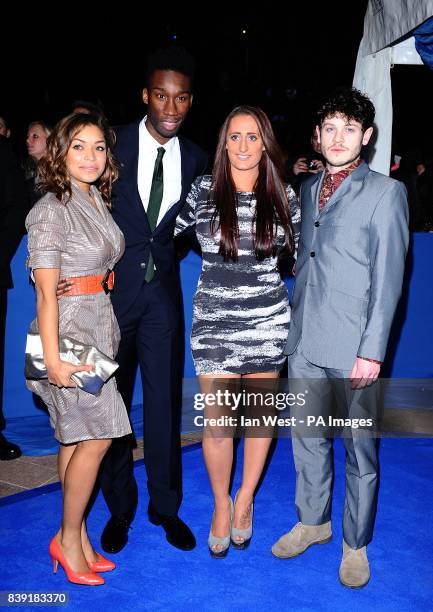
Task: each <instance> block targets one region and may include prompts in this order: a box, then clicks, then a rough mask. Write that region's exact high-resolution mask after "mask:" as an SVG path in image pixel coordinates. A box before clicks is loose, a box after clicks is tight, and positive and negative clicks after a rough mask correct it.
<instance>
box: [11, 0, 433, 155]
mask: <svg viewBox="0 0 433 612" xmlns="http://www.w3.org/2000/svg"><path fill="white" fill-rule="evenodd" d="M89 6H92V5H88V6H85V5H83V6H79V5H62V6H60V5H58V7H57V8H53V9H52V10H51V11H50V12H49V14H43V13H42V12H41V8H40V7H38V9H37V10H34V12H33V13H30V12H29V11H30V10H31V9H28V8H25V9H24V8H23V12H24V15H22V16H21V17H20V18H19V19H17V18H15V19H14V20H9V19H8V18H7V17H5V22H4V25H3V33H4V34H5V35H6V36H2V41H1V43H0V44H1V52H2V58H3V61H2V72H3V76H2V77H1V83H2V85H3V86H2V92H1V94H0V115H1V114H3V113H4V114H6V115H7V116H8V117H9V120H10V121H11V123H12V129H13V132H14V137H15V146H17V147H18V148H19V147H20V146H22V145H23V143H24V138H25V132H26V128H27V125H28V123H29V122H30V121H32V120H35V119H40V118H42V119H46V120H48V121H49V122H51V123H55V122H56V121H57V120H58V119H59V118H60V117H61V116H63V115H65V114H68V113H69V112H70V110H71V105H72V102H73V101H74V100H75V99H84V100H90V101H95V102H100V103H101V104H102V106H103V108H104V110H105V112H106V114H107V116H108V118H109V120H110V122H111V123H112V124H113V125H116V124H121V123H126V122H129V121H132V120H135V119H138V118H140V117H142V116H143V115H144V113H145V107H144V105H143V104H142V102H141V91H142V88H143V78H144V71H145V65H146V55H147V53H148V52H149V51H151V50H153V49H155V48H157V47H158V46H163V45H166V44H181V45H184V46H185V47H186V48H187V49H188V50H190V51H191V53H192V54H193V55H194V57H195V59H196V62H197V74H196V82H195V88H194V90H195V92H194V93H195V96H194V104H193V108H192V110H191V113H190V115H189V117H188V119H187V121H186V123H185V126H184V128H183V133H184V134H185V135H187V136H190V137H191V138H192V139H193V140H195V141H196V142H197V143H199V144H201V145H202V146H203V147H204V148H206V149H207V150H209V151H212V149H213V147H214V144H215V140H216V137H217V132H218V128H219V126H220V125H221V123H222V120H223V119H224V117H225V116H226V114H227V113H228V112H229V111H230V110H231V108H232V107H233V106H235V105H237V104H239V103H248V104H257V105H259V106H261V107H262V108H263V109H264V110H265V111H266V112H267V113H268V114H269V116H270V118H271V120H272V122H273V125H274V128H275V130H276V132H277V135H278V139H279V141H280V144H281V145H282V147H283V148H284V149H285V150H287V151H289V152H290V154H294V153H296V152H299V151H302V150H305V148H306V147H307V146H308V139H309V134H310V131H311V126H312V122H313V111H314V108H315V107H316V106H317V104H318V102H319V101H320V99H321V98H322V97H323V95H325V94H326V93H327V92H328V91H330V90H332V89H333V88H334V87H336V86H338V85H350V84H351V82H352V78H353V72H354V68H355V61H356V55H357V51H358V46H359V42H360V40H361V38H362V32H363V21H364V15H365V11H366V7H367V0H354V1H352V2H328V3H316V2H313V3H312V2H293V1H292V2H290V1H289V2H288V3H287V6H286V7H285V8H284V12H282V11H281V9H280V10H279V11H277V10H276V4H275V3H272V4H271V3H269V8H268V7H267V5H266V4H261V5H260V8H259V9H254V10H253V9H248V10H245V11H236V10H233V9H232V10H229V9H228V8H227V5H222V4H219V5H216V4H215V5H210V4H204V5H203V7H202V9H201V10H197V11H194V12H192V11H189V14H190V16H189V17H188V16H185V13H187V12H188V11H187V9H186V8H185V7H186V5H181V4H178V5H176V6H175V7H172V6H171V5H161V7H160V10H159V11H158V12H156V11H155V9H154V10H153V11H152V12H151V13H150V12H149V11H146V10H145V8H143V7H140V5H135V6H134V8H133V7H132V6H129V7H128V5H126V4H124V5H122V6H121V5H119V6H115V5H113V6H112V5H101V7H100V9H99V10H100V12H99V13H95V12H93V13H92V12H91V10H90V9H89ZM108 6H110V7H111V8H110V9H108ZM233 6H235V5H233ZM108 10H109V11H110V14H109V15H108V14H107V11H108ZM55 11H59V14H58V15H56V14H54V12H55ZM65 11H67V12H68V13H69V14H67V13H65ZM46 13H48V11H46ZM180 15H184V16H182V17H180ZM243 30H245V33H243ZM7 35H8V36H7ZM392 80H393V91H394V124H395V128H394V139H395V143H396V146H395V148H396V150H398V151H401V150H409V149H414V148H417V147H419V148H424V149H429V147H430V140H431V128H430V113H431V110H430V108H431V99H432V96H431V88H432V73H431V71H429V70H428V69H427V68H426V67H423V66H422V67H413V66H409V67H406V66H398V67H396V68H394V69H393V71H392Z"/></svg>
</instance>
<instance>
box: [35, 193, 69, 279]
mask: <svg viewBox="0 0 433 612" xmlns="http://www.w3.org/2000/svg"><path fill="white" fill-rule="evenodd" d="M26 229H27V233H28V250H29V257H28V259H27V267H29V268H32V270H36V269H37V268H59V269H60V268H61V261H62V257H61V256H62V251H64V250H65V248H66V239H67V236H66V227H65V214H64V205H63V204H61V203H60V202H59V201H58V200H55V199H54V200H50V199H46V198H42V200H39V201H38V202H37V203H36V204H35V205H34V206H33V208H32V209H31V211H30V212H29V214H28V215H27V219H26Z"/></svg>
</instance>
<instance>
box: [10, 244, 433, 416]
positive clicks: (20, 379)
mask: <svg viewBox="0 0 433 612" xmlns="http://www.w3.org/2000/svg"><path fill="white" fill-rule="evenodd" d="M26 244H27V238H24V239H23V241H22V242H21V245H20V247H19V249H18V251H17V253H16V255H15V258H14V260H13V264H12V268H13V277H14V284H15V288H14V289H13V290H11V291H9V298H8V299H9V304H8V320H7V329H6V360H5V385H4V411H5V415H6V417H8V416H9V417H17V416H21V415H25V416H31V415H35V414H36V413H37V412H39V411H38V410H37V408H36V407H35V404H34V402H33V398H32V395H31V393H29V392H28V391H27V389H26V387H25V383H24V376H23V368H24V347H25V339H26V333H27V328H28V325H29V323H30V321H31V320H32V319H33V318H34V316H35V297H34V290H33V288H32V286H31V285H30V284H29V280H28V273H27V270H26V268H25V260H26V256H27V247H26ZM432 262H433V235H432V234H424V233H423V234H421V233H420V234H414V236H413V240H412V244H411V248H410V252H409V256H408V260H407V270H406V279H405V285H404V291H403V297H402V299H401V301H400V304H399V308H398V312H397V315H396V318H395V321H394V325H393V330H392V334H391V339H390V344H389V351H388V356H387V361H386V364H385V373H386V374H388V375H390V376H392V377H397V378H403V377H409V378H413V377H421V378H430V377H432V376H433V362H432V357H431V347H432V345H433V316H432V314H433V282H432V281H433V278H432V277H433V272H432ZM200 266H201V259H200V257H199V256H198V255H196V254H195V253H189V255H188V256H187V257H186V258H185V259H184V260H183V261H182V263H181V279H182V289H183V296H184V309H185V343H186V351H185V377H186V378H191V377H193V376H194V366H193V362H192V358H191V353H190V350H189V334H190V330H191V314H192V298H193V295H194V291H195V287H196V285H197V281H198V277H199V274H200ZM287 284H288V285H289V286H291V285H292V279H287ZM141 401H142V395H141V389H140V385H139V384H136V388H135V393H134V400H133V403H134V404H138V403H141Z"/></svg>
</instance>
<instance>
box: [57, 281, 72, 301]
mask: <svg viewBox="0 0 433 612" xmlns="http://www.w3.org/2000/svg"><path fill="white" fill-rule="evenodd" d="M73 284H74V283H73V281H67V280H65V279H64V278H61V279H60V280H59V282H58V283H57V289H56V297H57V299H59V298H61V297H62V295H65V294H66V293H68V291H69V289H70V288H71V287H72V286H73Z"/></svg>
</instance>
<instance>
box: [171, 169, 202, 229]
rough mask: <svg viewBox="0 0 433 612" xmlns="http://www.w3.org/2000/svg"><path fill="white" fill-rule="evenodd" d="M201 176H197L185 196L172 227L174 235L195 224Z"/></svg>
mask: <svg viewBox="0 0 433 612" xmlns="http://www.w3.org/2000/svg"><path fill="white" fill-rule="evenodd" d="M202 178H203V177H201V176H199V177H198V178H196V179H195V181H194V182H193V184H192V185H191V190H190V192H189V194H188V195H187V197H186V202H185V204H184V205H183V207H182V209H181V211H180V213H179V215H178V217H177V219H176V226H175V228H174V235H175V236H178V235H179V234H180V233H182V232H184V231H185V230H187V229H188V228H190V227H192V226H193V225H195V222H196V219H195V208H196V206H197V202H198V199H199V193H200V187H201V182H202Z"/></svg>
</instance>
